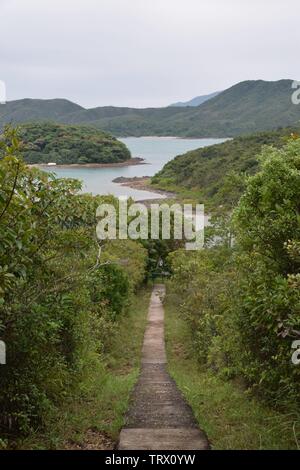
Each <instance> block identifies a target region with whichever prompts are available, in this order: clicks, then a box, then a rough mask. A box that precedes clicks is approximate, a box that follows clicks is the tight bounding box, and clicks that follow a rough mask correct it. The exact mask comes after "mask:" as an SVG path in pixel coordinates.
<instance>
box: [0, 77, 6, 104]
mask: <svg viewBox="0 0 300 470" xmlns="http://www.w3.org/2000/svg"><path fill="white" fill-rule="evenodd" d="M5 103H6V85H5V82H4V81H3V80H0V104H5Z"/></svg>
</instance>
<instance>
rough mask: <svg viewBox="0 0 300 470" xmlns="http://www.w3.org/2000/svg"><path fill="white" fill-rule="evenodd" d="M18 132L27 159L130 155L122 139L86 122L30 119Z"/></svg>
mask: <svg viewBox="0 0 300 470" xmlns="http://www.w3.org/2000/svg"><path fill="white" fill-rule="evenodd" d="M19 133H20V138H21V139H22V141H23V144H24V147H23V155H24V160H25V161H26V162H27V163H49V162H54V163H58V164H70V163H119V162H122V161H125V160H128V159H129V158H130V152H129V150H128V149H127V147H126V146H125V145H124V144H123V143H122V142H120V141H118V140H117V139H116V138H115V137H112V136H111V135H109V134H107V133H105V132H101V131H98V130H96V129H94V128H92V127H88V126H67V125H64V124H56V123H51V122H48V123H46V122H41V123H31V124H24V125H23V126H22V127H20V131H19Z"/></svg>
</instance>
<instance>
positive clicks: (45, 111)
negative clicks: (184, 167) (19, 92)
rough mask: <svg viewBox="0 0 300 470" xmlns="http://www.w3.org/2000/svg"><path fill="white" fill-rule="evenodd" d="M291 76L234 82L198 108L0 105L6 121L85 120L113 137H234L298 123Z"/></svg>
mask: <svg viewBox="0 0 300 470" xmlns="http://www.w3.org/2000/svg"><path fill="white" fill-rule="evenodd" d="M291 85H292V80H279V81H275V82H266V81H263V80H252V81H245V82H241V83H238V84H236V85H234V86H232V87H231V88H228V89H227V90H225V91H223V92H221V93H219V94H218V95H217V96H215V97H214V98H211V99H209V100H208V101H206V102H204V103H202V104H200V105H199V106H195V107H193V106H188V107H175V106H169V107H166V108H145V109H135V108H118V107H114V106H105V107H97V108H92V109H85V108H83V107H81V106H78V105H76V104H74V103H71V102H69V101H67V100H20V101H12V102H8V103H7V104H5V105H1V106H0V127H1V126H2V127H3V125H4V124H5V123H12V124H14V123H19V122H28V121H36V120H55V121H58V122H61V123H65V124H89V125H91V126H94V127H96V128H98V129H101V130H104V131H107V132H110V133H112V134H114V135H116V136H128V135H130V136H142V135H158V136H167V135H176V136H181V137H234V136H237V135H242V134H250V133H253V132H259V131H264V130H271V129H276V128H278V127H279V126H294V125H297V123H299V122H300V105H299V106H296V105H294V104H292V101H291V96H292V92H293V90H292V88H291Z"/></svg>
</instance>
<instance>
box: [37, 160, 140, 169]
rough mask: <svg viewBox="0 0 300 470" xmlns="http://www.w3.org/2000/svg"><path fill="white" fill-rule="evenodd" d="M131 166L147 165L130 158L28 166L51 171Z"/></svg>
mask: <svg viewBox="0 0 300 470" xmlns="http://www.w3.org/2000/svg"><path fill="white" fill-rule="evenodd" d="M132 165H148V163H146V162H145V159H144V158H141V157H134V158H130V160H125V161H124V162H118V163H62V164H57V165H49V164H47V163H32V164H28V166H29V167H30V168H34V167H36V168H51V169H53V170H55V168H114V167H117V168H118V167H120V168H121V167H124V166H132Z"/></svg>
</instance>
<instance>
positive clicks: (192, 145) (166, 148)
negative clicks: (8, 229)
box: [48, 137, 226, 200]
mask: <svg viewBox="0 0 300 470" xmlns="http://www.w3.org/2000/svg"><path fill="white" fill-rule="evenodd" d="M120 140H121V141H122V142H124V144H125V145H127V147H128V148H129V150H130V151H131V154H132V156H133V157H142V158H144V159H145V161H146V163H147V164H146V165H132V166H127V167H112V168H51V170H50V169H49V170H48V171H53V172H55V173H56V175H57V176H58V177H68V178H77V179H80V180H82V181H83V190H84V191H85V192H90V193H93V194H113V195H115V196H128V197H132V198H133V199H135V200H143V199H154V198H161V197H162V196H161V195H159V194H157V193H152V192H149V191H140V190H135V189H131V188H126V187H124V186H121V185H120V184H117V183H113V182H112V180H113V179H115V178H117V177H119V176H124V177H127V178H132V177H134V176H153V175H154V174H155V173H157V172H158V171H159V170H160V169H161V168H162V167H163V166H164V165H165V164H166V163H167V162H168V161H169V160H171V159H173V158H174V157H175V156H176V155H181V154H182V153H185V152H187V151H189V150H194V149H197V148H200V147H206V146H208V145H213V144H217V143H221V142H224V141H225V140H226V139H177V138H176V137H126V138H122V139H120Z"/></svg>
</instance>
